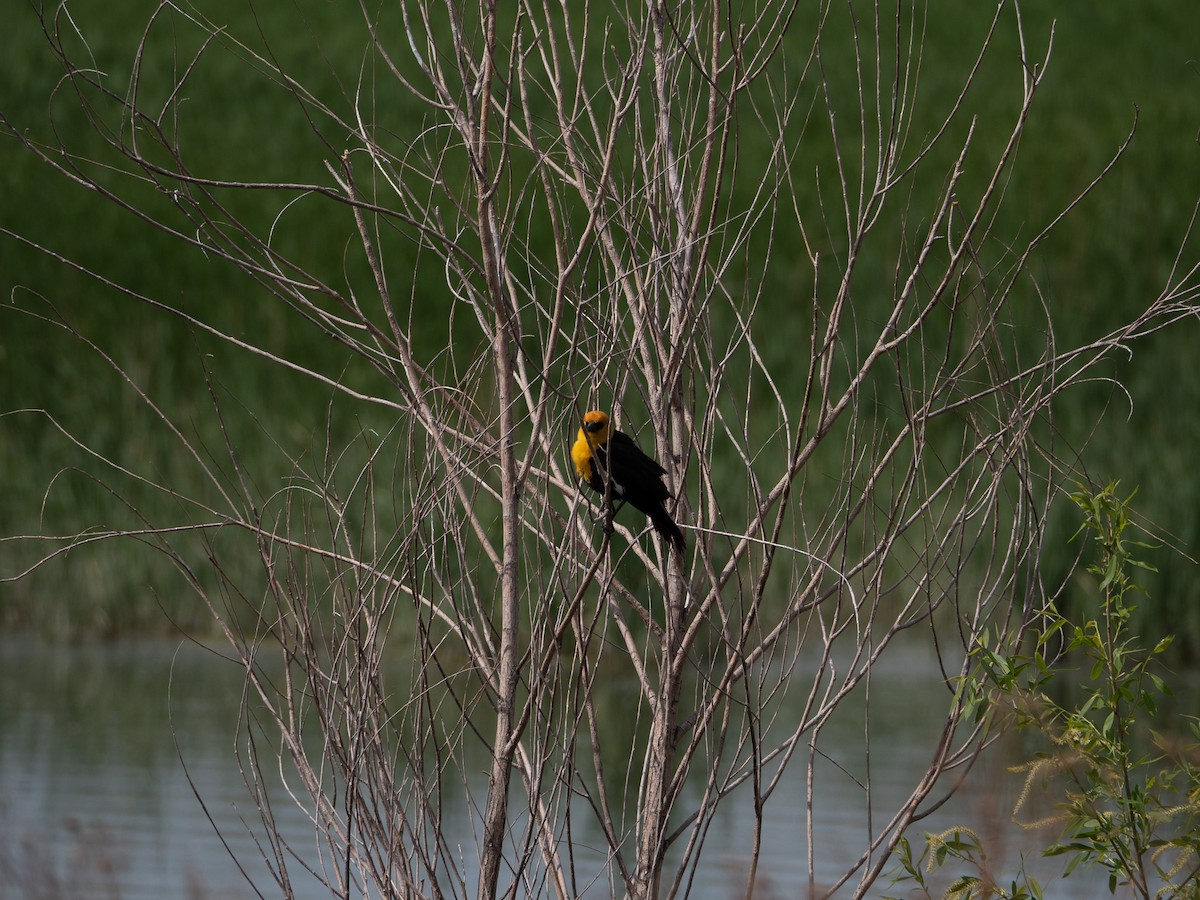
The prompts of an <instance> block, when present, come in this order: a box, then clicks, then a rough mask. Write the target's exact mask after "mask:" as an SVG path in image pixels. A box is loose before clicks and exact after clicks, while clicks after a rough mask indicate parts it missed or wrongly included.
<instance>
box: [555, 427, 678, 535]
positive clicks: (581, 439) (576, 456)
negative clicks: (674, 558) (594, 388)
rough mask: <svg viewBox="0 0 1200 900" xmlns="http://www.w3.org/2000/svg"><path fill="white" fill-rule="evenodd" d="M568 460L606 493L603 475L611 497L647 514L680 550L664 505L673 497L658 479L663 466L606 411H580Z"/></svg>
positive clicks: (585, 479)
mask: <svg viewBox="0 0 1200 900" xmlns="http://www.w3.org/2000/svg"><path fill="white" fill-rule="evenodd" d="M571 461H572V462H573V463H575V471H576V472H578V473H579V477H580V478H581V479H582V480H583V482H584V484H586V485H587V486H588V487H590V488H591V489H592V490H593V491H596V492H597V493H599V494H605V493H606V490H605V488H606V485H605V478H606V477H607V478H608V480H609V481H610V482H611V483H612V496H613V498H614V499H616V500H621V501H623V502H625V503H628V504H629V505H630V506H632V507H633V508H634V509H637V510H640V511H641V512H643V513H645V514H646V515H647V516H649V517H650V522H651V524H652V525H653V526H654V530H655V531H657V532H658V533H659V534H660V535H662V536H663V538H664V539H665V540H666V541H667V543H668V544H669V545H670V546H671V547H673V548H674V549H675V551H676V552H678V553H680V554H682V553H683V550H684V541H683V532H682V531H680V530H679V526H678V525H676V524H675V520H674V519H672V518H671V514H670V513H668V512H667V508H666V506H664V503H665V502H666V501H667V500H670V499H672V498H673V495H672V494H671V492H670V491H668V490H667V486H666V485H665V484H663V480H662V477H663V476H664V475H666V474H667V470H666V469H664V468H663V467H662V466H660V465H659V464H658V463H657V462H656V461H655V460H653V459H652V458H650V457H649V456H647V455H646V454H645V453H643V452H642V450H641V448H640V447H638V445H637V443H636V442H635V441H634V440H633V438H631V437H630V436H629V435H627V434H625V433H624V432H623V431H617V430H616V429H614V428H613V427H612V423H611V422H610V421H609V418H608V414H607V413H603V412H601V411H600V410H595V409H594V410H592V411H591V412H588V413H586V414H585V415H584V417H583V427H582V428H580V429H579V435H578V436H577V437H576V439H575V443H574V444H572V445H571Z"/></svg>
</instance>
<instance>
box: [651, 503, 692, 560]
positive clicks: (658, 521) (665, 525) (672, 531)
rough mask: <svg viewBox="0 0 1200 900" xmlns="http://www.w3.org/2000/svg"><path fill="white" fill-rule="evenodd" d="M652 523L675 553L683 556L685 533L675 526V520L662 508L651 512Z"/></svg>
mask: <svg viewBox="0 0 1200 900" xmlns="http://www.w3.org/2000/svg"><path fill="white" fill-rule="evenodd" d="M650 523H651V524H652V525H653V526H654V530H655V531H657V532H658V533H659V534H661V535H662V536H663V537H664V538H666V540H667V543H668V544H670V545H671V546H672V547H674V548H675V551H676V552H677V553H678V554H679V555H680V556H682V555H683V549H684V543H683V532H682V531H680V530H679V526H678V525H676V524H675V520H674V519H672V518H671V514H670V513H669V512H667V511H666V510H665V509H664V508H663V507H661V506H660V507H658V508H657V509H653V510H651V511H650Z"/></svg>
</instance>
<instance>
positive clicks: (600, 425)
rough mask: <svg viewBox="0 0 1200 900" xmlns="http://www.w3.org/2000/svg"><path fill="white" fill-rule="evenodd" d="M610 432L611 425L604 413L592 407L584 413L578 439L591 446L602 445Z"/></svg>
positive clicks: (606, 440) (606, 441) (605, 442)
mask: <svg viewBox="0 0 1200 900" xmlns="http://www.w3.org/2000/svg"><path fill="white" fill-rule="evenodd" d="M611 433H612V426H611V424H610V422H609V420H608V415H607V414H606V413H602V412H600V410H598V409H593V410H592V411H591V412H589V413H585V414H584V417H583V427H582V428H580V429H579V440H581V441H586V442H587V443H589V444H591V445H592V446H593V447H603V446H604V445H605V444H607V443H608V437H609V435H610V434H611Z"/></svg>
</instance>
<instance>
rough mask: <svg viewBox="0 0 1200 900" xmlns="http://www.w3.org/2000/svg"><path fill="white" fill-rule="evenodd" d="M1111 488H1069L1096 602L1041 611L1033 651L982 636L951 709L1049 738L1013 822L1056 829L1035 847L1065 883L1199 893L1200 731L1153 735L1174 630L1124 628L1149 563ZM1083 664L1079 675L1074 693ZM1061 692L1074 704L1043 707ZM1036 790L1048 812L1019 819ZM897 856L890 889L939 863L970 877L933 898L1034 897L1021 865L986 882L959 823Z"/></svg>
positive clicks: (903, 847)
mask: <svg viewBox="0 0 1200 900" xmlns="http://www.w3.org/2000/svg"><path fill="white" fill-rule="evenodd" d="M1117 487H1118V485H1117V483H1116V482H1112V483H1110V484H1108V485H1107V486H1105V487H1104V488H1103V489H1101V490H1098V491H1092V490H1088V489H1086V488H1083V487H1082V486H1081V487H1080V489H1079V490H1078V491H1077V492H1075V493H1073V494H1071V500H1072V501H1074V503H1075V504H1076V505H1077V506H1078V507H1079V509H1080V510H1081V511H1082V513H1083V524H1082V525H1081V526H1080V528H1079V530H1078V531H1077V532H1076V533H1075V535H1074V536H1073V537H1072V539H1073V540H1074V539H1076V538H1078V537H1079V536H1080V535H1081V534H1090V536H1091V538H1092V543H1093V545H1094V549H1095V553H1096V561H1095V562H1094V563H1093V564H1091V565H1090V566H1088V568H1087V571H1088V572H1089V573H1090V574H1091V575H1093V576H1095V578H1096V579H1097V580H1096V582H1095V587H1094V590H1095V592H1096V594H1098V598H1097V599H1098V605H1095V606H1089V607H1088V608H1086V609H1084V610H1082V612H1081V614H1080V615H1079V616H1078V617H1077V618H1078V619H1079V621H1075V620H1073V619H1072V618H1069V617H1068V616H1064V615H1063V614H1061V613H1060V612H1059V611H1058V610H1057V609H1055V608H1053V607H1050V608H1048V609H1047V610H1045V611H1043V612H1042V613H1041V614H1040V615H1041V616H1042V622H1041V630H1040V636H1039V638H1038V640H1037V641H1036V643H1035V646H1034V648H1033V650H1032V651H1017V652H1011V653H1009V652H1005V649H1006V648H1004V647H1003V646H1001V644H1000V642H999V640H998V639H997V640H996V642H995V644H994V645H993V642H992V641H991V639H990V636H989V634H988V632H987V631H986V630H984V631H982V632H981V634H980V635H979V639H978V640H977V642H976V646H975V649H974V650H973V652H972V659H973V662H974V666H973V668H972V670H971V673H970V674H969V675H968V676H967V677H965V678H963V679H962V680H961V681H960V683H959V686H958V692H957V694H956V699H955V702H957V703H958V704H960V708H961V709H962V711H963V713H964V715H965V716H966V717H967V718H969V719H972V720H974V721H976V722H978V721H981V720H982V719H983V718H984V717H985V716H989V715H993V716H996V721H997V723H998V724H1003V723H1004V722H1012V723H1015V724H1016V726H1017V727H1018V728H1019V729H1022V730H1025V731H1027V732H1034V733H1037V734H1039V735H1041V736H1043V737H1044V738H1045V739H1047V740H1048V742H1049V745H1050V747H1049V749H1047V750H1043V751H1041V752H1040V753H1038V755H1037V756H1036V758H1034V759H1033V760H1031V761H1030V762H1028V763H1026V764H1025V765H1022V766H1018V767H1016V769H1015V770H1014V771H1021V772H1024V773H1025V781H1024V785H1023V787H1022V790H1021V792H1020V795H1019V798H1018V800H1017V803H1016V805H1015V807H1014V810H1013V820H1014V821H1015V822H1016V823H1017V824H1019V825H1021V826H1022V827H1025V828H1030V829H1032V828H1038V827H1043V826H1046V825H1055V824H1057V825H1060V826H1061V833H1060V837H1059V838H1058V839H1057V840H1055V841H1054V842H1053V843H1051V844H1050V845H1049V846H1047V847H1045V848H1043V849H1042V851H1041V853H1042V855H1043V856H1051V857H1052V856H1066V857H1067V858H1068V861H1067V866H1066V869H1065V873H1064V876H1066V875H1070V874H1071V873H1073V872H1075V871H1077V870H1079V869H1080V868H1081V867H1082V868H1089V867H1099V868H1100V869H1102V870H1104V871H1106V872H1107V876H1108V888H1109V891H1110V892H1114V893H1115V892H1116V889H1117V887H1118V886H1121V885H1125V886H1127V887H1128V889H1129V890H1130V891H1131V893H1132V894H1133V895H1134V896H1137V897H1143V898H1151V897H1154V898H1163V897H1200V854H1198V853H1197V851H1198V850H1200V768H1198V767H1197V765H1196V762H1197V760H1200V723H1198V722H1197V720H1196V719H1195V718H1191V719H1190V721H1189V734H1188V736H1187V737H1185V738H1178V737H1172V736H1168V735H1165V734H1160V733H1157V732H1155V731H1154V730H1153V729H1152V728H1151V724H1150V723H1151V722H1152V721H1153V719H1154V718H1155V717H1156V715H1157V713H1158V698H1160V697H1162V696H1166V695H1169V694H1170V693H1171V691H1170V687H1169V685H1168V684H1167V682H1166V681H1165V680H1164V679H1163V677H1162V675H1161V674H1159V672H1160V671H1163V666H1162V660H1161V657H1162V654H1163V653H1164V652H1165V651H1166V650H1167V649H1168V647H1170V645H1171V640H1172V636H1171V635H1166V636H1164V637H1162V638H1160V639H1158V640H1156V641H1155V642H1154V643H1153V645H1152V646H1149V647H1147V645H1146V642H1145V640H1144V639H1143V638H1142V637H1141V636H1140V635H1137V634H1134V633H1133V631H1132V630H1131V628H1130V618H1131V615H1132V613H1133V612H1134V610H1135V609H1136V606H1135V601H1137V600H1138V599H1139V598H1141V597H1143V596H1144V594H1143V591H1142V589H1141V587H1140V586H1139V585H1138V583H1137V581H1136V580H1135V572H1136V570H1138V569H1142V570H1147V571H1154V567H1153V566H1152V565H1151V564H1150V563H1148V562H1146V561H1145V560H1144V559H1141V558H1139V555H1138V554H1140V553H1141V552H1142V551H1144V550H1148V549H1151V545H1150V544H1147V543H1145V542H1142V541H1139V540H1134V539H1133V538H1132V537H1131V536H1130V535H1131V534H1132V532H1133V529H1134V526H1133V524H1132V521H1131V518H1130V503H1131V501H1132V498H1133V494H1130V495H1129V496H1128V497H1125V498H1123V499H1122V498H1121V497H1120V496H1119V495H1118V493H1117ZM1063 636H1065V637H1066V647H1065V649H1064V652H1062V653H1060V654H1056V655H1055V656H1054V658H1053V660H1048V648H1051V647H1055V646H1061V644H1062V643H1063V641H1062V637H1063ZM1080 663H1082V664H1083V665H1079V664H1080ZM1085 667H1086V671H1087V672H1088V680H1087V681H1086V682H1085V683H1083V684H1082V685H1078V684H1077V680H1078V673H1080V672H1082V671H1085ZM1080 688H1081V690H1080ZM1061 689H1068V690H1061ZM1064 693H1066V694H1068V695H1069V696H1072V697H1076V698H1077V699H1076V700H1071V701H1064V702H1059V701H1057V700H1055V699H1053V697H1054V695H1059V696H1061V695H1062V694H1064ZM1038 787H1040V788H1041V789H1042V790H1043V791H1046V792H1051V795H1052V796H1054V797H1055V799H1056V811H1055V813H1053V814H1052V815H1050V816H1048V817H1043V818H1041V819H1038V820H1036V821H1025V820H1023V819H1022V818H1021V816H1022V812H1023V811H1024V809H1025V808H1026V804H1027V802H1028V800H1029V798H1030V797H1031V796H1032V795H1033V793H1034V790H1035V788H1038ZM896 856H897V861H898V868H897V871H896V872H895V873H893V874H894V876H895V879H896V881H897V882H900V881H912V882H915V884H916V886H917V888H918V889H919V890H920V891H922V892H924V894H925V896H930V893H929V890H930V886H929V884H928V881H927V879H928V876H929V874H930V873H932V872H933V871H936V870H939V869H941V868H942V867H943V866H945V865H946V864H948V863H949V862H951V861H953V862H956V863H957V864H960V865H966V866H968V867H969V869H970V870H971V872H972V874H968V875H962V876H959V877H958V878H956V879H955V880H954V881H953V882H952V883H951V884H950V885H949V887H948V888H946V890H945V891H944V893H943V896H945V897H954V898H962V900H965V898H993V897H994V898H1006V900H1025V898H1040V897H1042V896H1043V893H1042V888H1041V885H1040V884H1039V883H1038V882H1037V880H1036V879H1034V878H1033V877H1031V876H1030V875H1028V873H1026V872H1025V867H1024V864H1022V866H1021V871H1020V873H1019V875H1018V877H1017V878H1015V879H1013V880H1012V881H1010V882H1009V883H1008V884H1007V885H1003V884H1001V883H1000V881H998V880H997V879H996V878H995V877H993V876H992V875H991V874H990V869H989V866H990V864H989V861H988V858H987V855H986V853H985V851H984V847H983V844H982V842H981V841H980V840H979V838H978V836H977V835H976V833H975V832H974V831H972V830H971V829H970V828H966V827H962V826H959V827H956V828H952V829H948V830H946V831H944V832H942V833H940V834H933V835H927V836H926V848H925V851H924V853H923V854H922V855H921V857H920V858H919V859H917V860H914V858H913V852H912V848H911V847H910V845H909V844H908V842H907V841H906V840H901V841H900V843H899V845H898V848H897V853H896Z"/></svg>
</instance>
